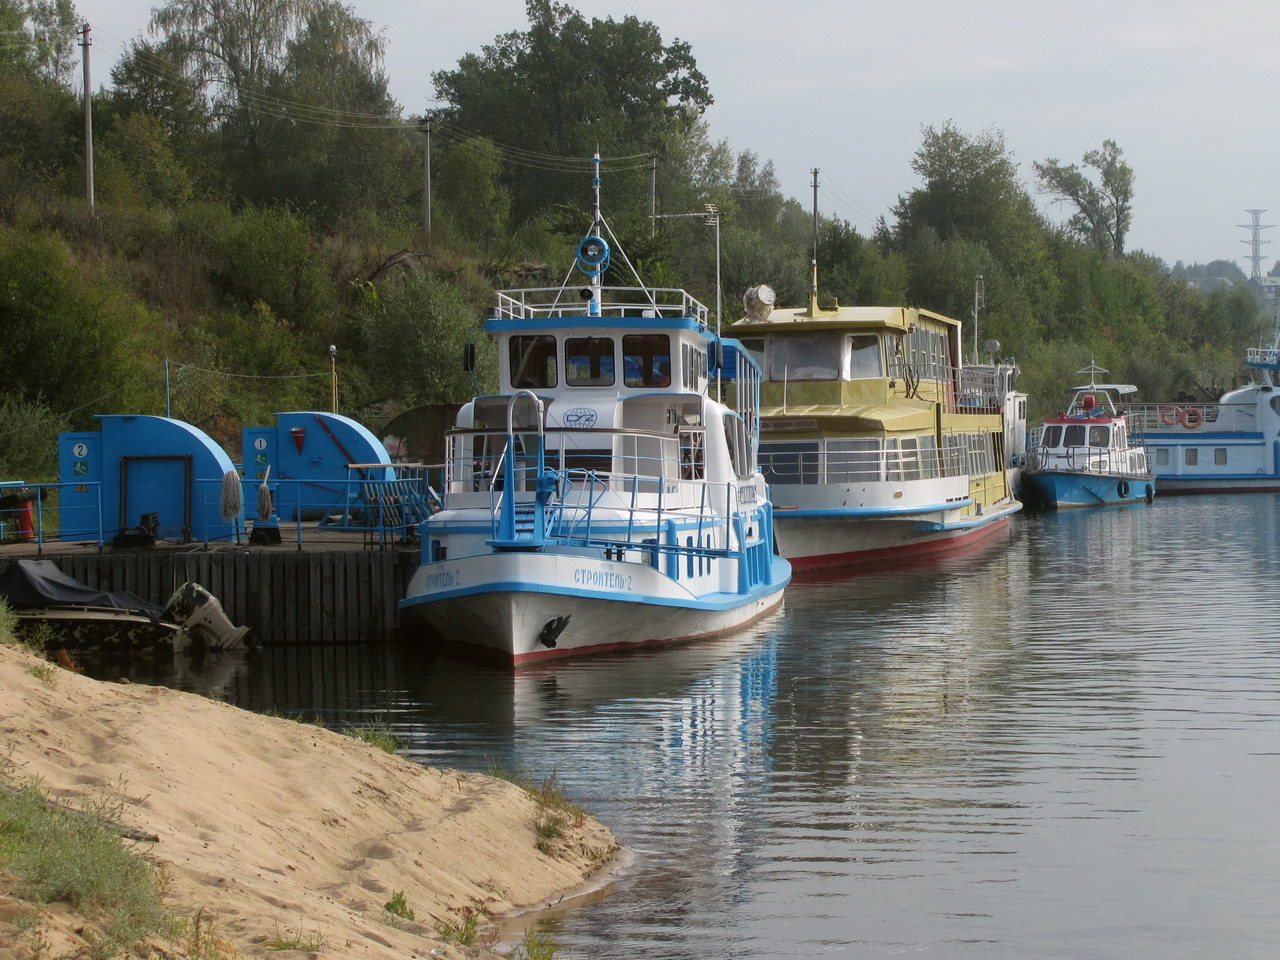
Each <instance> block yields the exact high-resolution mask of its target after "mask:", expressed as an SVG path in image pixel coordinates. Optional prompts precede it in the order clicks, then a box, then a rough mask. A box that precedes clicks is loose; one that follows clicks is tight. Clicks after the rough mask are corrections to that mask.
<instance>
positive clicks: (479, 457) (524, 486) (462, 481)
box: [444, 427, 705, 499]
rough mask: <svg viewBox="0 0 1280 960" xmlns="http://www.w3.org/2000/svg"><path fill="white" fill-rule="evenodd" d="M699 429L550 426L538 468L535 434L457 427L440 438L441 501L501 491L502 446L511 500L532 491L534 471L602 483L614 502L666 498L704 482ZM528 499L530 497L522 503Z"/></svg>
mask: <svg viewBox="0 0 1280 960" xmlns="http://www.w3.org/2000/svg"><path fill="white" fill-rule="evenodd" d="M704 434H705V431H704V430H703V429H702V428H697V429H694V428H682V429H680V430H679V431H678V432H674V433H664V432H659V431H650V430H627V429H613V428H580V427H548V428H546V430H545V434H544V436H545V441H544V446H545V450H544V456H543V458H542V463H541V464H540V463H539V449H538V448H539V443H538V441H537V435H536V434H535V431H533V430H516V431H515V432H514V433H513V434H511V435H508V434H507V433H506V431H505V430H491V429H455V430H450V431H448V432H447V433H446V435H445V436H446V446H447V450H448V456H447V459H446V461H445V486H444V489H445V495H446V497H448V496H453V495H459V494H467V493H478V492H487V491H493V493H494V494H495V495H497V494H500V493H501V492H502V490H503V489H504V487H505V485H506V482H507V481H506V478H505V475H504V470H503V460H504V457H505V456H506V454H507V451H508V444H509V443H514V444H515V449H514V450H513V451H512V456H513V459H514V469H513V471H512V481H511V483H512V485H513V487H514V489H515V492H516V494H517V499H519V498H520V495H521V494H528V495H532V494H534V493H535V492H536V491H537V484H538V475H539V472H540V470H543V469H547V470H551V471H554V472H556V473H557V474H559V475H561V476H562V477H564V478H567V479H575V478H580V477H585V476H586V475H588V474H594V475H595V476H596V477H608V478H609V483H608V486H607V492H609V493H612V494H614V495H616V496H618V497H623V496H626V495H629V494H630V492H632V491H633V489H634V490H636V491H638V493H640V494H643V495H645V496H648V497H656V496H658V495H659V493H662V494H663V495H664V496H669V495H670V494H672V493H673V490H675V489H682V487H679V486H678V485H679V484H680V483H681V482H682V481H697V482H699V483H700V482H702V477H703V475H704V472H705V441H704ZM526 499H528V498H527V497H526Z"/></svg>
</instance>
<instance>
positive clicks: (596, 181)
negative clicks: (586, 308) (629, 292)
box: [591, 147, 604, 304]
mask: <svg viewBox="0 0 1280 960" xmlns="http://www.w3.org/2000/svg"><path fill="white" fill-rule="evenodd" d="M591 162H592V163H593V164H595V173H594V175H593V176H592V177H591V192H592V200H591V204H592V209H591V232H592V233H594V234H595V235H596V236H597V237H600V238H601V239H604V230H603V229H602V227H601V222H600V221H601V217H600V148H599V147H597V148H596V153H595V156H594V157H592V159H591ZM603 282H604V271H603V270H597V271H596V272H595V273H593V274H592V275H591V288H592V293H593V295H594V298H595V301H596V303H597V304H598V303H600V300H601V294H600V287H601V285H602V284H603Z"/></svg>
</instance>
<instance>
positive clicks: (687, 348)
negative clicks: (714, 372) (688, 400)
mask: <svg viewBox="0 0 1280 960" xmlns="http://www.w3.org/2000/svg"><path fill="white" fill-rule="evenodd" d="M680 361H681V362H680V382H681V383H682V384H684V388H685V389H686V390H698V389H700V388H701V386H702V384H703V383H705V382H706V380H707V354H706V352H705V351H703V350H699V349H698V348H697V347H695V346H694V345H693V344H691V343H682V344H681V345H680Z"/></svg>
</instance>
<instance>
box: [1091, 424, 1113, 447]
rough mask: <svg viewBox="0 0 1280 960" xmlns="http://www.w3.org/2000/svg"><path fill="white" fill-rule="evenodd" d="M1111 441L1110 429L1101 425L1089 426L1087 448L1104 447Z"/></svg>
mask: <svg viewBox="0 0 1280 960" xmlns="http://www.w3.org/2000/svg"><path fill="white" fill-rule="evenodd" d="M1110 439H1111V428H1110V427H1108V426H1106V425H1105V424H1101V423H1094V424H1090V425H1089V446H1091V447H1105V446H1106V445H1107V443H1108V441H1109V440H1110Z"/></svg>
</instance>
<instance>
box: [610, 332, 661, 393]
mask: <svg viewBox="0 0 1280 960" xmlns="http://www.w3.org/2000/svg"><path fill="white" fill-rule="evenodd" d="M637 340H650V341H654V342H656V341H658V340H661V341H662V342H663V344H665V346H666V351H665V352H656V351H655V352H647V351H644V350H641V351H638V352H637V351H634V350H633V349H631V348H629V347H628V344H629V343H634V341H637ZM663 357H665V358H666V361H667V365H666V369H665V370H663V369H661V361H662V358H663ZM632 360H637V361H639V365H638V367H637V369H638V370H640V375H639V376H637V377H633V376H632V375H631V365H630V363H629V361H632ZM622 383H623V386H627V387H646V388H654V387H658V388H660V387H669V386H671V334H669V333H624V334H623V335H622Z"/></svg>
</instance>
